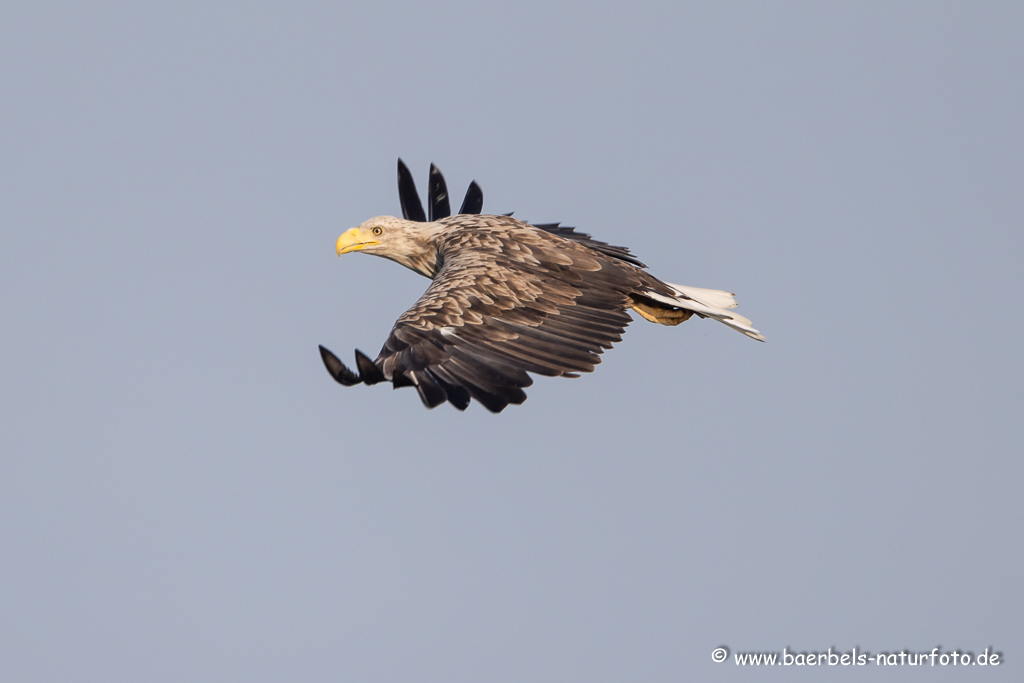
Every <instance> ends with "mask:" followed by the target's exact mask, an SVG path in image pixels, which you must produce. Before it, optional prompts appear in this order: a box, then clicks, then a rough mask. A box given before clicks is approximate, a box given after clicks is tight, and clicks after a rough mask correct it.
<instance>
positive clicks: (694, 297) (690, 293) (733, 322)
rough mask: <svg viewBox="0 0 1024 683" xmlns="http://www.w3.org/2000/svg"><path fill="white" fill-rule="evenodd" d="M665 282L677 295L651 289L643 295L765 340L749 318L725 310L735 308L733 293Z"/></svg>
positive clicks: (753, 337) (751, 336) (752, 337)
mask: <svg viewBox="0 0 1024 683" xmlns="http://www.w3.org/2000/svg"><path fill="white" fill-rule="evenodd" d="M665 284H666V285H668V286H669V287H671V288H672V289H673V290H675V293H676V295H677V296H666V295H664V294H658V293H657V292H651V291H647V292H644V296H646V297H650V298H651V299H654V300H655V301H660V302H662V303H664V304H668V305H669V306H675V307H677V308H683V309H686V310H688V311H693V312H694V313H696V314H697V315H700V316H703V317H705V318H714V319H715V320H717V321H719V322H721V323H725V324H726V325H728V326H729V327H731V328H732V329H734V330H737V331H739V332H742V333H743V334H745V335H747V336H748V337H750V338H751V339H756V340H758V341H765V338H764V336H762V334H761V333H760V332H758V331H757V330H755V329H754V326H753V324H752V323H751V322H750V321H749V320H747V319H746V318H744V317H743V316H742V315H740V314H738V313H733V312H732V311H729V310H727V309H730V308H736V299H734V298H733V297H735V296H736V295H735V294H733V293H731V292H723V291H722V290H720V289H703V288H702V287H687V286H686V285H675V284H672V283H671V282H666V283H665Z"/></svg>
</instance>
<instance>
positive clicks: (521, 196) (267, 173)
mask: <svg viewBox="0 0 1024 683" xmlns="http://www.w3.org/2000/svg"><path fill="white" fill-rule="evenodd" d="M1022 28H1024V12H1022V11H1021V9H1020V8H1019V6H1018V5H1016V4H1014V3H985V4H978V3H975V4H972V5H970V6H967V5H956V4H939V3H929V4H916V3H900V4H893V3H877V4H868V3H860V4H857V5H856V6H854V5H852V4H851V5H850V6H846V7H836V6H827V7H826V6H817V5H811V4H797V3H784V4H779V5H775V6H772V7H769V6H765V5H760V4H758V5H754V4H753V3H750V4H731V5H728V6H726V5H722V4H718V3H708V4H704V5H695V4H691V5H688V6H670V5H669V4H667V3H665V4H662V3H632V4H628V5H627V4H621V5H613V4H594V3H575V4H573V3H564V4H555V5H547V4H540V3H527V4H522V3H520V4H517V5H515V6H508V5H506V6H502V7H481V6H477V5H474V4H471V3H464V4H462V3H442V4H440V5H438V6H433V7H431V6H426V5H423V6H419V5H406V4H403V3H376V4H362V5H352V6H346V5H343V4H342V5H333V6H332V5H328V4H319V3H314V4H304V5H301V6H297V4H296V3H251V4H241V3H237V4H235V3H214V4H211V3H175V4H174V5H173V6H167V7H164V8H155V7H144V6H138V5H136V4H133V3H118V2H111V3H93V4H91V6H83V5H82V4H78V3H50V4H47V3H20V4H16V3H8V4H7V5H5V6H4V7H3V9H0V59H2V63H3V64H4V65H5V68H4V69H3V70H2V72H0V88H2V90H3V92H4V96H3V98H2V101H0V146H2V149H3V153H2V155H0V211H2V216H3V218H2V220H3V227H4V239H5V248H4V249H3V250H2V251H0V278H2V284H3V299H2V300H3V317H4V321H5V322H4V328H5V330H6V333H5V334H4V335H3V337H2V340H0V350H2V353H0V358H3V361H2V366H0V369H2V373H3V383H2V385H0V386H2V387H3V388H2V390H0V401H2V408H3V415H4V422H5V426H4V429H3V436H2V437H0V438H2V442H3V456H2V458H0V510H2V514H0V540H2V544H3V547H4V548H5V553H4V555H5V559H4V560H3V561H2V562H0V572H2V576H3V580H2V582H0V585H2V586H3V588H2V589H0V604H2V605H3V607H2V609H0V615H2V617H0V629H2V630H0V672H2V673H3V674H4V675H3V677H4V678H5V679H9V680H57V679H75V680H104V681H109V680H139V679H145V680H168V681H170V680H183V679H187V680H218V681H219V680H246V681H252V680H280V679H282V678H290V679H303V680H337V679H351V680H381V681H385V680H410V679H414V680H446V681H453V680H508V681H513V680H552V681H565V680H588V681H599V680H608V681H612V680H616V681H617V680H637V679H643V680H666V681H668V680H687V679H689V678H699V679H701V680H707V679H711V678H721V679H723V680H740V679H743V680H746V678H747V677H749V676H750V675H752V674H751V673H750V672H746V671H742V672H741V671H740V670H739V669H738V668H737V667H735V666H733V665H731V664H728V665H725V664H722V665H716V664H713V663H712V662H711V659H710V651H711V649H712V648H713V647H715V646H717V645H720V644H723V643H724V644H727V645H729V646H730V647H731V648H732V649H733V650H734V651H743V650H774V649H781V648H782V647H784V646H789V647H791V648H794V649H797V650H812V651H813V650H824V649H826V648H828V647H829V646H833V647H838V648H843V649H847V648H849V647H852V646H854V645H858V646H860V647H862V648H866V649H868V650H871V651H875V652H877V651H882V650H897V649H902V648H911V649H914V650H920V649H926V650H930V649H931V648H932V647H934V646H935V645H942V646H943V647H945V648H954V647H961V648H967V649H972V650H975V651H979V650H981V649H982V648H984V647H986V646H989V645H991V646H995V647H996V648H997V649H1001V650H1002V651H1003V652H1004V653H1005V655H1006V657H1007V659H1008V663H1007V665H1006V666H1005V667H1000V668H999V669H995V670H989V671H987V672H986V677H992V678H993V680H1000V679H1001V680H1006V679H1008V678H1010V677H1012V676H1013V674H1012V673H1010V672H1011V671H1012V670H1013V668H1014V666H1013V664H1012V662H1013V660H1014V658H1015V657H1014V654H1015V653H1014V650H1013V647H1014V645H1015V644H1016V643H1019V642H1021V636H1022V632H1024V629H1022V627H1021V622H1020V614H1021V613H1022V610H1021V606H1022V605H1021V593H1020V588H1019V581H1018V580H1017V576H1016V574H1017V573H1018V572H1016V571H1015V570H1016V568H1017V567H1019V565H1020V560H1021V555H1020V551H1019V548H1017V547H1016V546H1017V545H1018V544H1016V543H1015V542H1014V540H1015V539H1016V538H1017V537H1018V536H1019V535H1020V531H1021V528H1020V518H1021V506H1020V503H1019V501H1018V496H1017V493H1018V491H1019V490H1020V486H1021V465H1020V462H1019V451H1020V449H1019V443H1020V441H1021V437H1022V433H1021V432H1022V429H1021V426H1020V416H1021V414H1022V410H1021V409H1022V408H1024V396H1022V392H1021V388H1020V387H1021V360H1020V352H1019V350H1018V346H1019V344H1018V342H1017V340H1018V339H1019V338H1020V336H1021V332H1022V323H1021V320H1020V318H1019V316H1018V315H1017V314H1016V310H1017V308H1019V305H1018V303H1017V302H1018V301H1019V297H1020V295H1021V293H1022V291H1021V290H1022V278H1021V275H1020V260H1021V258H1020V257H1021V253H1022V246H1024V245H1022V241H1024V238H1022V236H1021V230H1020V226H1021V224H1022V217H1024V206H1022V203H1024V200H1022V195H1021V192H1020V188H1021V187H1024V161H1022V160H1024V140H1022V137H1024V134H1022V132H1021V131H1022V128H1021V126H1020V121H1021V120H1024V111H1022V110H1024V93H1022V91H1021V89H1020V74H1021V73H1022V67H1024V54H1022V52H1024V49H1022V48H1021V44H1020V39H1019V37H1020V35H1021V30H1022ZM399 155H401V156H403V157H404V158H405V160H406V161H407V162H408V163H409V164H410V165H411V167H412V168H413V170H414V171H415V172H416V173H417V179H418V180H419V182H420V185H421V187H422V186H423V184H424V179H425V171H426V168H427V165H428V163H429V162H431V161H434V162H437V163H438V164H439V165H440V166H441V168H442V170H444V172H445V173H446V175H447V177H448V180H449V183H450V184H451V185H452V187H453V191H456V192H460V191H461V190H462V189H463V188H464V187H465V185H466V184H467V183H468V182H469V180H470V179H472V178H475V179H476V180H477V181H478V182H480V183H481V185H482V186H483V189H484V193H485V208H487V209H489V210H493V211H508V210H513V209H514V210H516V212H517V215H519V216H521V217H524V218H527V219H532V220H538V221H541V220H543V221H548V220H562V221H565V222H566V223H569V224H571V225H577V226H579V227H581V228H582V229H584V230H586V231H588V232H591V233H593V234H595V235H596V236H597V237H599V238H601V239H605V240H608V241H610V242H613V243H618V244H627V245H629V246H630V247H632V248H633V250H634V251H635V253H637V254H638V255H639V256H640V258H642V259H643V260H644V261H645V262H647V263H648V264H649V265H650V266H651V268H652V270H653V271H654V272H655V273H656V274H658V275H659V276H662V277H665V278H667V279H669V280H671V281H677V282H683V283H686V284H692V285H697V286H710V287H725V288H729V289H732V290H734V291H736V292H738V294H739V300H740V305H741V308H740V310H741V311H742V312H744V313H745V314H746V315H748V316H749V317H750V318H751V319H753V321H754V322H755V324H756V325H757V326H758V327H759V328H760V329H761V330H762V331H763V332H764V333H765V334H766V335H767V336H768V338H769V343H768V344H766V345H759V344H756V343H754V342H751V341H750V340H748V339H745V338H743V337H742V336H740V335H738V334H736V333H734V332H731V331H729V330H728V329H726V328H725V327H723V326H721V325H717V324H713V323H711V322H708V321H694V322H690V323H687V324H686V325H683V326H681V327H679V328H676V329H666V328H659V327H655V326H652V325H648V324H646V323H643V322H642V321H641V322H640V323H638V324H635V325H633V326H632V327H631V328H630V330H629V331H628V332H627V336H626V339H625V341H624V343H623V344H622V345H620V346H618V347H616V348H615V349H614V350H612V351H611V352H610V353H609V354H607V356H606V357H605V362H604V363H603V364H602V365H601V366H600V367H599V370H598V372H596V373H594V374H593V375H590V376H586V377H584V378H581V379H579V380H573V381H566V380H561V381H556V380H544V379H541V380H538V381H537V383H536V384H535V386H534V387H533V389H532V390H531V392H530V399H529V401H527V403H526V404H525V405H524V406H521V407H519V408H514V409H509V410H508V411H506V412H505V413H503V414H502V415H501V416H498V417H494V416H491V415H488V414H486V413H485V412H484V411H483V410H481V409H479V407H474V408H471V409H470V410H469V411H468V412H467V413H466V414H458V413H456V412H455V411H454V410H452V409H450V408H447V407H445V408H441V409H438V410H435V411H426V410H424V409H423V408H422V407H421V406H420V404H419V401H418V399H417V398H416V396H415V394H414V393H413V392H411V391H410V390H404V391H400V392H394V393H392V392H390V391H387V390H386V389H384V388H382V387H376V388H375V389H372V390H371V389H367V388H365V387H358V388H354V389H347V390H346V389H343V388H341V387H339V386H337V385H335V384H334V383H333V382H331V381H330V379H329V378H328V376H327V375H326V373H325V372H324V371H323V368H322V367H321V365H320V361H319V358H318V357H317V354H316V348H315V347H316V344H317V343H325V344H327V345H328V346H331V347H332V348H333V349H335V350H336V351H338V352H339V353H342V352H343V353H344V357H346V358H348V357H349V356H348V354H349V353H350V348H351V347H354V346H358V347H360V348H362V349H363V350H364V351H368V352H374V351H376V350H377V348H378V346H379V344H380V343H382V341H383V339H384V337H385V335H386V334H387V331H388V329H389V328H390V325H391V324H392V322H393V321H394V319H395V317H396V316H397V315H398V314H399V313H400V312H401V311H402V310H404V308H405V307H406V306H408V305H409V304H410V303H411V301H412V300H413V299H414V298H415V297H416V296H418V294H419V293H420V292H421V291H422V289H423V287H424V285H425V281H424V280H422V279H419V278H418V277H417V276H415V275H413V274H411V273H408V272H405V271H403V270H402V269H401V268H399V267H397V266H395V265H393V264H390V263H387V262H384V261H380V260H377V259H369V258H365V257H360V256H351V257H347V258H345V259H342V260H340V261H339V260H338V259H337V258H336V257H335V256H334V253H333V243H334V240H335V239H336V237H337V235H338V234H339V233H340V232H341V231H342V230H343V229H345V228H347V227H350V226H352V225H355V224H357V223H359V222H360V221H362V220H363V219H365V218H367V217H369V216H372V215H376V214H380V213H389V212H390V213H397V212H398V210H399V208H398V201H397V194H396V189H395V182H394V163H395V158H396V157H397V156H399ZM838 671H840V670H839V669H836V670H833V671H828V672H824V673H827V674H833V673H836V672H838ZM790 673H791V672H790V671H788V670H783V669H782V668H781V667H780V668H779V669H778V670H776V671H762V672H761V674H760V675H761V676H765V675H768V676H771V675H773V674H774V675H775V676H777V677H778V678H779V679H780V680H783V679H788V676H789V675H790ZM963 673H964V672H962V671H953V670H951V669H939V668H937V669H935V670H928V671H926V672H922V671H920V670H915V669H909V668H907V669H905V670H903V671H901V672H900V674H899V675H900V676H901V678H914V677H920V678H922V679H923V678H925V677H927V678H928V680H942V679H944V678H950V677H952V676H961V677H962V676H963ZM840 675H842V674H837V677H838V676H840ZM849 675H872V674H871V673H870V672H858V673H857V674H849Z"/></svg>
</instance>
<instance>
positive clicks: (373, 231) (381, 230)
mask: <svg viewBox="0 0 1024 683" xmlns="http://www.w3.org/2000/svg"><path fill="white" fill-rule="evenodd" d="M370 232H372V233H373V234H374V235H377V236H378V237H379V236H380V235H381V234H382V233H383V232H384V228H374V229H373V230H371V231H370Z"/></svg>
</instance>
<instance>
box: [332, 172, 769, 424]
mask: <svg viewBox="0 0 1024 683" xmlns="http://www.w3.org/2000/svg"><path fill="white" fill-rule="evenodd" d="M438 175H439V174H438ZM442 183H443V179H442ZM432 189H433V188H432ZM417 202H418V199H417ZM444 213H447V211H445V212H444ZM407 215H408V214H407ZM336 250H337V252H338V255H339V256H340V255H342V254H344V253H348V252H351V251H363V252H365V253H368V254H374V255H377V256H382V257H384V258H388V259H391V260H393V261H396V262H398V263H401V264H402V265H404V266H406V267H408V268H411V269H412V270H415V271H416V272H418V273H420V274H422V275H425V276H426V277H429V278H431V279H432V282H431V284H430V286H429V287H428V288H427V291H426V292H425V293H424V294H423V296H421V297H420V299H419V300H418V301H417V302H416V303H415V304H413V306H412V308H410V309H409V310H408V311H406V312H405V313H403V314H402V315H401V316H400V317H399V318H398V321H397V322H396V323H395V326H394V328H393V329H392V331H391V334H390V336H389V337H388V339H387V341H386V342H385V343H384V348H383V349H381V352H380V354H379V355H378V356H377V358H376V359H375V360H373V361H371V360H370V359H369V358H367V357H366V356H364V355H363V354H362V353H360V352H359V351H356V366H357V370H358V374H356V373H354V372H352V371H351V370H349V369H348V368H347V367H345V365H344V364H343V363H342V362H341V361H340V360H338V358H337V357H336V356H335V355H334V354H333V353H331V352H330V351H328V350H327V349H325V348H324V347H322V346H321V347H320V352H321V356H322V358H323V360H324V363H325V365H326V366H327V369H328V371H330V373H331V375H332V376H333V377H334V378H335V379H336V380H337V381H338V382H341V383H342V384H345V385H352V384H357V383H360V382H365V383H367V384H375V383H377V382H380V381H391V382H392V383H393V384H394V386H395V387H400V386H415V387H416V388H417V390H418V391H419V394H420V398H421V399H422V400H423V403H424V404H425V405H427V406H428V407H430V408H433V407H435V406H437V405H439V404H441V403H444V402H445V401H448V402H450V403H452V405H454V406H455V407H456V408H458V409H459V410H464V409H465V408H466V407H467V406H468V405H469V402H470V399H476V400H477V401H479V402H480V403H482V404H483V405H484V406H485V407H486V408H487V409H488V410H491V411H493V412H500V411H501V410H502V409H504V408H505V406H507V405H508V404H509V403H515V404H519V403H522V402H523V401H525V400H526V393H525V392H524V391H523V389H524V388H525V387H528V386H530V385H531V384H532V380H531V378H530V376H529V375H528V374H527V373H535V374H538V375H547V376H564V377H576V376H578V373H581V372H590V371H592V370H593V369H594V366H595V365H597V364H598V363H599V362H600V354H601V353H602V352H603V351H604V350H605V349H608V348H611V346H612V344H614V343H615V342H617V341H619V340H620V339H621V338H622V332H623V331H624V330H625V328H626V325H628V324H629V322H630V320H631V318H630V316H629V313H628V311H629V310H630V309H633V310H636V311H637V312H638V313H639V314H640V315H642V316H643V317H644V318H646V319H648V320H651V321H652V322H658V323H661V324H666V325H676V324H679V323H680V322H683V321H684V320H686V319H687V318H689V317H690V316H691V315H693V314H694V313H696V314H697V315H698V316H700V317H711V318H715V319H717V320H720V321H721V322H723V323H725V324H727V325H729V326H730V327H733V328H734V329H737V330H739V331H740V332H743V333H744V334H746V335H747V336H750V337H752V338H754V339H760V340H763V337H762V336H761V335H760V334H759V333H758V332H757V330H755V329H753V327H751V325H750V321H749V320H747V319H746V318H743V317H742V316H739V315H737V314H735V313H733V312H731V311H729V310H726V309H728V308H731V307H732V306H735V302H734V301H733V299H732V295H731V294H729V293H728V292H722V291H719V290H707V289H698V288H693V287H683V286H681V285H673V284H670V283H666V282H662V281H661V280H659V279H657V278H656V277H654V276H653V275H651V274H650V273H648V272H647V271H646V270H644V266H643V264H642V263H640V262H639V261H637V260H636V259H635V258H634V257H632V256H631V255H630V254H629V252H628V250H626V249H624V248H622V247H613V246H610V245H608V244H605V243H603V242H599V241H597V240H593V239H591V238H590V237H589V236H588V235H585V234H583V233H577V232H575V231H573V230H572V229H571V228H562V227H558V226H557V225H548V226H534V225H530V224H528V223H524V222H522V221H519V220H516V219H515V218H512V217H510V216H489V215H456V216H445V217H441V218H439V219H437V220H434V221H422V220H403V219H400V218H394V217H391V216H380V217H377V218H372V219H370V220H368V221H366V222H364V223H363V224H362V225H360V226H359V227H358V228H353V229H351V230H349V231H347V232H346V233H344V234H343V235H342V236H341V237H340V238H338V243H337V246H336Z"/></svg>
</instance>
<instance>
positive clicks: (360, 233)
mask: <svg viewBox="0 0 1024 683" xmlns="http://www.w3.org/2000/svg"><path fill="white" fill-rule="evenodd" d="M377 244H380V240H376V239H373V235H372V234H371V233H370V232H369V231H368V230H360V229H359V228H352V229H351V230H346V231H345V232H343V233H341V237H339V238H338V243H337V244H336V245H335V246H334V250H335V251H336V252H338V256H341V255H342V254H347V253H348V252H350V251H359V250H360V249H365V248H366V247H372V246H375V245H377Z"/></svg>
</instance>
